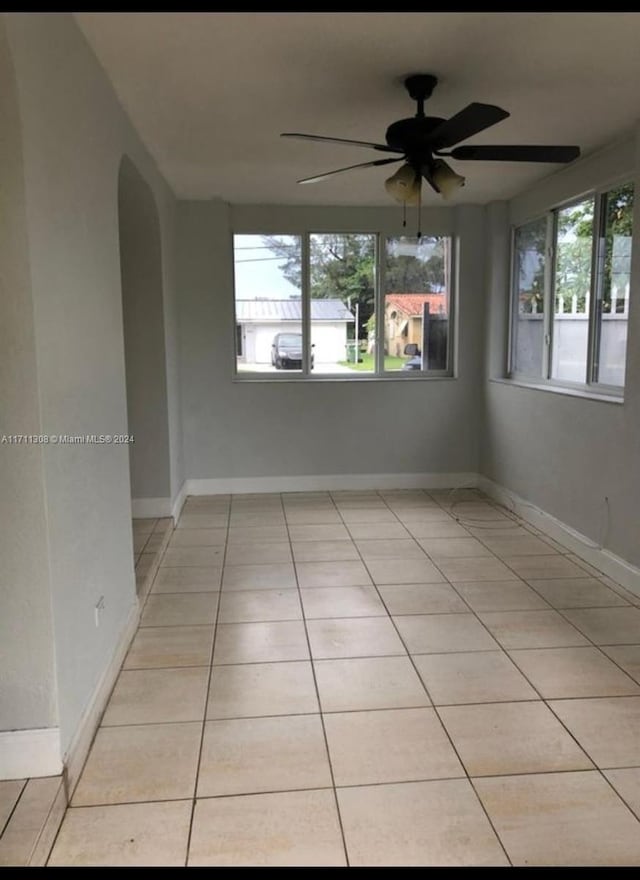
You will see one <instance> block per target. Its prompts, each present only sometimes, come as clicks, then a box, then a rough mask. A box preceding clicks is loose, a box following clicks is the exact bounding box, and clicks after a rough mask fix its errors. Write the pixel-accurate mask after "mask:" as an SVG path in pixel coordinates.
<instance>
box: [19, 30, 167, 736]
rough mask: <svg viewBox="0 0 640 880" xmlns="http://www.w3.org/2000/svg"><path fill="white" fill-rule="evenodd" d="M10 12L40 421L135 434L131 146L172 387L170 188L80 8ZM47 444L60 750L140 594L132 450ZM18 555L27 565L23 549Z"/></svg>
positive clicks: (57, 428)
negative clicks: (128, 295) (125, 204)
mask: <svg viewBox="0 0 640 880" xmlns="http://www.w3.org/2000/svg"><path fill="white" fill-rule="evenodd" d="M4 21H5V24H6V27H7V34H8V42H9V50H10V53H11V56H12V58H13V63H14V66H15V70H16V80H17V90H18V98H19V105H20V119H21V126H22V139H23V152H24V177H25V191H26V219H27V227H28V236H29V247H30V269H31V285H32V300H33V310H34V319H35V339H36V351H37V363H38V382H39V394H40V407H41V427H42V430H43V431H45V432H46V433H49V434H85V433H89V434H94V433H95V434H115V433H119V432H121V433H126V430H127V412H126V390H125V366H124V345H123V324H122V292H121V279H120V254H119V235H118V172H119V167H120V162H121V159H122V156H123V155H124V154H126V155H128V156H129V157H131V159H132V161H133V162H134V163H135V165H136V167H137V168H138V170H139V171H140V173H141V174H142V175H143V177H144V178H145V180H146V181H147V183H148V184H149V185H150V186H151V188H152V190H153V194H154V197H155V199H156V203H157V206H158V214H159V219H160V228H161V236H162V251H163V291H164V296H165V317H164V321H165V336H166V337H167V340H168V344H167V350H168V351H170V352H171V354H170V357H171V358H172V361H171V363H170V364H169V367H168V368H169V373H170V374H171V378H169V376H168V383H169V384H170V385H171V387H172V388H174V389H175V388H176V386H177V377H176V375H175V372H176V370H177V356H176V350H177V335H176V334H177V328H176V323H175V292H174V291H173V288H172V284H173V268H172V266H173V264H172V259H173V258H172V255H171V254H170V249H171V237H170V236H171V232H172V222H173V220H172V217H171V214H172V211H173V209H174V199H173V197H172V195H171V193H170V191H169V190H168V188H167V187H166V185H165V184H164V182H163V181H162V179H161V177H160V176H159V174H158V172H157V170H156V168H155V166H154V164H153V162H152V161H151V160H150V158H149V157H148V155H147V154H146V152H145V151H144V149H143V148H142V146H141V144H140V142H139V140H138V138H137V136H136V135H135V133H134V131H133V129H132V127H131V125H130V124H129V121H128V119H127V117H126V116H125V114H124V112H123V111H122V109H121V107H120V105H119V104H118V102H117V100H116V98H115V95H114V92H113V89H112V87H111V85H110V84H109V82H108V81H107V78H106V77H105V75H104V73H103V71H102V69H101V68H100V66H99V65H98V63H97V62H96V60H95V57H94V56H93V54H92V52H91V50H90V49H89V47H88V45H87V43H86V41H85V39H84V37H83V36H82V34H81V33H80V31H79V30H78V28H77V26H76V24H75V22H74V21H73V18H72V16H71V15H69V14H67V13H56V14H37V13H36V14H8V15H6V16H4ZM14 124H15V122H14ZM3 137H4V132H3ZM13 208H14V206H13V204H12V205H10V206H9V210H8V213H12V212H13ZM18 208H19V205H18ZM3 209H4V206H3ZM169 340H170V341H169ZM3 355H4V352H3ZM172 371H173V372H172ZM178 418H179V403H178V402H177V400H176V401H174V406H173V409H172V412H171V413H170V419H172V420H173V422H174V423H173V424H172V425H171V426H170V432H169V433H170V437H172V438H174V439H175V438H177V437H179V426H178V425H177V419H178ZM36 453H37V450H36V451H35V452H34V453H33V455H34V456H35V455H36ZM40 454H41V455H42V459H43V482H44V492H45V497H46V515H47V520H48V528H49V534H48V540H49V570H50V579H51V591H50V601H51V605H52V608H53V620H54V642H55V665H56V680H57V692H58V716H59V723H60V728H61V741H62V747H63V750H64V749H66V748H67V747H68V745H69V743H70V740H71V738H72V737H73V735H74V733H75V732H76V730H77V728H78V724H79V722H80V719H81V717H82V714H83V712H84V711H85V710H86V708H87V706H88V703H89V701H90V699H91V697H92V696H93V694H94V692H95V689H96V686H97V684H98V683H99V681H100V679H101V676H102V675H103V674H104V671H105V669H106V667H107V665H108V663H109V661H110V660H111V657H112V656H113V653H114V650H115V648H116V645H117V644H118V640H119V638H120V636H121V634H122V632H123V628H124V626H125V622H126V620H127V618H128V616H129V614H130V612H131V610H132V607H133V605H134V603H135V601H136V596H135V580H134V572H133V550H132V538H131V523H130V517H131V503H130V497H131V495H130V481H129V465H128V449H127V447H126V445H118V446H116V445H85V446H77V445H74V446H68V445H59V446H56V447H53V446H46V447H43V448H42V450H41V452H40ZM3 456H4V453H3ZM180 458H181V453H180V449H179V444H178V443H177V444H176V446H175V447H173V448H172V449H171V468H172V479H173V480H174V481H175V482H176V483H177V482H179V481H180V480H181V477H182V474H181V470H180V469H181V463H180ZM21 491H22V489H21ZM5 522H6V521H3V526H4V525H5ZM32 527H33V524H32V523H31V522H30V524H29V529H31V528H32ZM20 562H21V565H25V559H24V558H22V559H21V561H20ZM29 564H31V561H30V562H29ZM101 596H104V597H105V610H104V612H103V615H102V622H101V625H100V627H99V628H97V629H96V626H95V623H94V607H95V604H96V602H97V601H98V599H99V598H100V597H101ZM17 611H18V610H16V614H15V615H14V618H13V619H9V620H8V623H9V626H11V627H17V626H18V622H17V621H18V617H17ZM43 680H44V679H43ZM20 699H21V698H20V697H19V698H18V701H17V703H16V705H13V706H11V707H10V709H9V712H8V715H9V717H10V719H11V718H20V717H21V714H20V713H21V707H20ZM10 723H11V722H10ZM14 726H15V725H14Z"/></svg>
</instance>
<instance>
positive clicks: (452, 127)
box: [429, 103, 510, 150]
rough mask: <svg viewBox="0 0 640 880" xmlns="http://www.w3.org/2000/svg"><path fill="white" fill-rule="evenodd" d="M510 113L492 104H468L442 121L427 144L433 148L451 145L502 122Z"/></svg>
mask: <svg viewBox="0 0 640 880" xmlns="http://www.w3.org/2000/svg"><path fill="white" fill-rule="evenodd" d="M509 115H510V114H509V113H507V111H506V110H503V109H502V108H501V107H495V106H494V105H493V104H477V103H474V104H469V105H468V106H467V107H465V108H464V109H463V110H461V111H460V112H459V113H456V115H455V116H452V117H451V119H447V120H445V121H444V122H442V123H441V124H440V125H439V126H438V127H437V128H436V129H435V130H434V131H433V132H432V133H431V135H430V137H429V146H430V147H431V149H433V150H441V149H442V148H443V147H452V146H453V145H454V144H458V143H460V141H464V140H466V139H467V138H468V137H471V136H472V135H474V134H478V132H480V131H484V130H485V128H489V127H490V126H492V125H496V123H498V122H502V120H503V119H506V118H507V116H509Z"/></svg>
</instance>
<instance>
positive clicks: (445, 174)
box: [430, 159, 466, 200]
mask: <svg viewBox="0 0 640 880" xmlns="http://www.w3.org/2000/svg"><path fill="white" fill-rule="evenodd" d="M430 177H431V180H432V181H433V183H434V184H435V186H436V188H437V189H438V190H439V191H440V195H441V196H442V198H443V199H445V200H446V199H450V198H451V196H452V195H453V194H454V193H455V192H456V190H457V189H460V187H462V186H464V185H465V182H466V178H465V177H462V176H461V175H460V174H456V172H455V171H454V170H453V168H451V166H450V165H447V163H446V162H444V161H443V160H442V159H436V160H435V162H434V163H433V168H432V169H431V174H430Z"/></svg>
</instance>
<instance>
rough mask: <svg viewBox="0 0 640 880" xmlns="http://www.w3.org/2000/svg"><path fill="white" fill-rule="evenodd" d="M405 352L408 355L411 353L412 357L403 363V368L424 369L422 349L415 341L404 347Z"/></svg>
mask: <svg viewBox="0 0 640 880" xmlns="http://www.w3.org/2000/svg"><path fill="white" fill-rule="evenodd" d="M404 353H405V354H406V355H410V356H411V357H410V359H409V360H408V361H405V363H404V364H403V365H402V369H403V370H421V369H422V355H421V354H420V349H419V348H418V346H417V345H416V343H415V342H410V343H409V344H408V345H405V347H404Z"/></svg>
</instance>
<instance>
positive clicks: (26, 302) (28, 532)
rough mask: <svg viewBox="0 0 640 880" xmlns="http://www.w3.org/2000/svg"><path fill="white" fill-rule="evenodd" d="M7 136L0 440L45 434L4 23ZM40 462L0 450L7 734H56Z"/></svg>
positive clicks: (0, 94)
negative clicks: (31, 731) (41, 731)
mask: <svg viewBox="0 0 640 880" xmlns="http://www.w3.org/2000/svg"><path fill="white" fill-rule="evenodd" d="M0 132H1V133H2V134H1V135H0V137H1V138H2V154H1V161H0V201H1V203H2V210H0V438H2V437H3V436H4V435H13V434H35V435H38V434H40V433H41V421H40V406H39V400H38V376H37V363H36V343H35V330H34V315H33V303H32V299H31V278H30V274H29V242H28V235H27V220H26V213H25V194H24V168H23V160H22V138H21V134H20V115H19V108H18V100H17V94H16V83H15V75H14V71H13V66H12V64H11V56H10V54H9V50H8V43H7V38H6V33H5V28H4V22H3V21H2V20H0ZM42 457H43V448H42V447H41V446H38V445H32V444H29V445H27V444H26V443H20V444H15V445H14V444H11V443H9V442H4V441H3V442H1V443H0V486H1V490H0V523H1V524H2V525H1V527H0V560H1V564H0V597H1V613H0V731H15V730H24V729H42V728H51V729H55V728H56V727H57V712H56V687H55V670H54V647H53V621H52V610H51V593H50V583H49V565H48V548H47V522H46V499H45V491H44V481H43V461H42ZM0 738H1V737H0ZM2 745H3V746H4V747H5V748H7V747H8V744H7V742H6V741H4V740H3V743H2ZM4 758H5V756H4V755H0V769H2V768H3V767H4ZM0 778H2V773H0Z"/></svg>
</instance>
